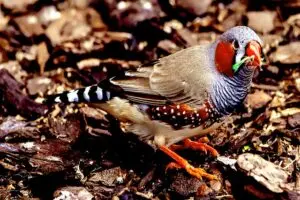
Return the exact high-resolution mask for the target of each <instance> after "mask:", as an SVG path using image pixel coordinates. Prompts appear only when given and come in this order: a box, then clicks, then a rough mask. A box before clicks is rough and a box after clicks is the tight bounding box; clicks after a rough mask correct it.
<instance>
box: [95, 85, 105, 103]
mask: <svg viewBox="0 0 300 200" xmlns="http://www.w3.org/2000/svg"><path fill="white" fill-rule="evenodd" d="M96 94H97V99H98V100H102V99H103V94H102V89H101V88H99V87H97V90H96Z"/></svg>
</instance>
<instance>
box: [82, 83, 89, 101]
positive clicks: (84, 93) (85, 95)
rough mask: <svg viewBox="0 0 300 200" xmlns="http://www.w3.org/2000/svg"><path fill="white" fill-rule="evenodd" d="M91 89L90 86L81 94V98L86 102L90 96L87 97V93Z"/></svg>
mask: <svg viewBox="0 0 300 200" xmlns="http://www.w3.org/2000/svg"><path fill="white" fill-rule="evenodd" d="M90 89H91V86H89V87H86V88H85V90H84V92H83V98H84V99H85V100H86V101H90V96H89V91H90Z"/></svg>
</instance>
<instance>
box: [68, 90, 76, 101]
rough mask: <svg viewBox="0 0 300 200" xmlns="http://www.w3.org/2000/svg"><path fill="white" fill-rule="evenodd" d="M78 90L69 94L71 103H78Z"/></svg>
mask: <svg viewBox="0 0 300 200" xmlns="http://www.w3.org/2000/svg"><path fill="white" fill-rule="evenodd" d="M77 92H78V90H71V91H70V92H69V93H68V94H67V97H68V101H69V102H78V94H77Z"/></svg>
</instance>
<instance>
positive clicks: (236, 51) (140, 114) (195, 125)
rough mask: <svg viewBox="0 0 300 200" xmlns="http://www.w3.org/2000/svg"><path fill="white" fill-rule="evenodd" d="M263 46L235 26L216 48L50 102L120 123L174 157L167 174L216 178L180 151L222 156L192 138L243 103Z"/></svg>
mask: <svg viewBox="0 0 300 200" xmlns="http://www.w3.org/2000/svg"><path fill="white" fill-rule="evenodd" d="M262 45H263V42H262V40H261V39H260V37H259V36H258V35H257V34H256V33H255V32H254V31H253V30H252V29H251V28H249V27H247V26H236V27H233V28H230V29H228V30H227V31H225V32H224V33H223V34H221V35H220V36H219V37H218V38H217V39H216V40H215V41H214V42H212V43H209V44H200V45H196V46H192V47H188V48H186V49H182V50H180V51H178V52H175V53H173V54H171V55H168V56H166V57H162V58H159V59H158V60H156V61H153V62H150V63H146V64H143V65H141V66H139V67H137V69H135V70H127V71H126V72H125V73H124V74H123V75H122V76H120V77H112V78H110V79H109V80H107V81H102V82H100V83H98V84H95V85H91V86H88V87H83V88H79V89H73V90H70V91H65V92H62V93H59V94H54V95H49V96H48V98H47V100H46V101H47V103H50V104H55V103H87V104H89V105H91V106H94V107H97V108H100V109H102V110H104V111H106V112H107V113H109V114H110V115H112V116H113V117H115V118H116V119H118V120H119V121H120V126H121V128H122V130H123V131H124V132H125V133H133V134H135V135H137V136H138V137H139V138H140V139H141V140H142V141H146V142H147V143H148V144H150V145H152V146H154V147H155V148H157V149H159V150H161V151H162V152H164V153H165V154H167V155H168V156H170V157H171V158H172V159H173V160H174V162H171V163H170V164H169V165H168V166H167V169H169V168H183V169H184V170H185V171H186V172H187V173H189V174H190V175H191V176H194V177H197V178H199V179H202V178H203V177H204V178H207V179H209V180H213V179H217V176H216V175H213V174H209V173H208V172H206V171H205V170H204V169H202V168H199V167H194V166H193V165H191V164H190V163H189V162H188V161H187V160H186V159H184V158H183V157H181V156H180V155H179V154H178V153H176V150H178V149H188V148H191V149H194V150H203V151H205V152H207V151H208V152H210V153H211V154H212V155H213V156H218V152H217V151H216V150H215V149H214V148H213V147H211V146H209V145H208V144H206V143H204V142H201V140H198V141H197V140H195V141H193V140H192V138H195V137H200V136H204V135H205V134H208V133H210V132H211V131H213V130H215V129H216V128H218V127H219V126H220V125H221V124H222V122H223V121H224V118H225V117H226V116H228V115H230V114H231V113H232V112H233V111H234V110H235V109H236V108H237V107H238V106H239V105H241V104H242V103H243V101H244V99H245V97H246V96H247V93H248V92H249V88H250V85H251V82H252V77H253V74H254V71H255V70H256V69H257V68H260V67H261V66H262V62H263V52H262ZM104 82H105V84H104ZM179 142H181V143H180V144H178V143H179Z"/></svg>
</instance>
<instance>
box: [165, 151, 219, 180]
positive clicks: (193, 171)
mask: <svg viewBox="0 0 300 200" xmlns="http://www.w3.org/2000/svg"><path fill="white" fill-rule="evenodd" d="M160 150H162V151H163V152H164V153H166V154H167V155H169V156H170V157H171V158H173V159H174V160H175V161H176V163H174V162H172V163H170V164H169V165H168V166H167V168H166V170H168V169H170V168H176V169H178V168H183V169H185V170H186V171H187V173H189V174H190V175H192V176H194V177H196V178H198V179H202V177H205V178H207V179H209V180H217V179H218V178H217V176H215V175H212V174H209V173H207V172H206V171H205V170H204V169H202V168H195V167H193V166H192V165H190V164H189V163H188V161H187V160H185V159H184V158H182V157H181V156H179V155H178V154H177V153H175V152H174V151H172V150H171V149H169V148H168V147H166V146H161V147H160Z"/></svg>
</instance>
